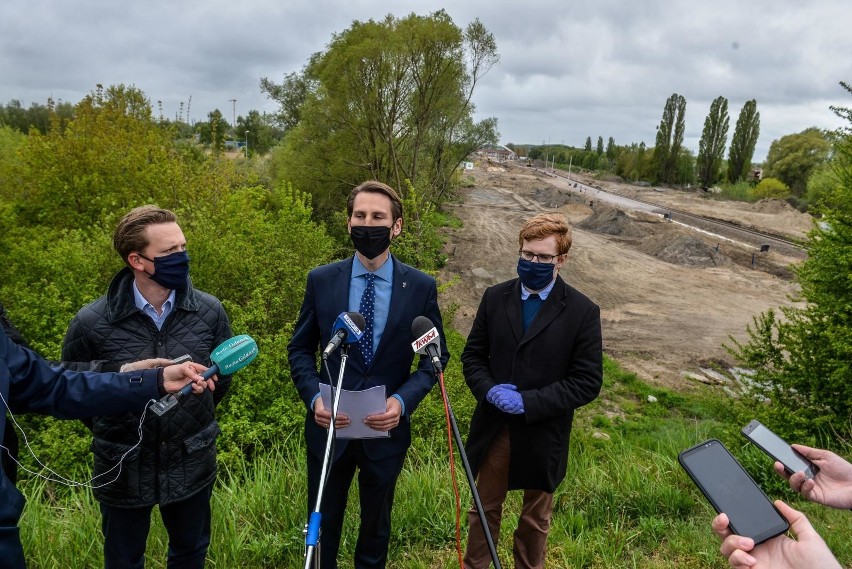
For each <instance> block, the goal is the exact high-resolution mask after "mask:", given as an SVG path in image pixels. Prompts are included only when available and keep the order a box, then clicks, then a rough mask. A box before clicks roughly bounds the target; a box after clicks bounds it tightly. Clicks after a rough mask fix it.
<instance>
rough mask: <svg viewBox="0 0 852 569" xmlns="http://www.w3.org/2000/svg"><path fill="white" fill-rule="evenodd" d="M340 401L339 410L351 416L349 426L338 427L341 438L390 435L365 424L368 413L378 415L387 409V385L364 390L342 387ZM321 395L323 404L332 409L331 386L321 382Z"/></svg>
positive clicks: (367, 437)
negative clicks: (351, 389)
mask: <svg viewBox="0 0 852 569" xmlns="http://www.w3.org/2000/svg"><path fill="white" fill-rule="evenodd" d="M338 396H339V397H340V403H339V404H338V406H337V412H338V413H343V414H344V415H346V416H347V417H349V426H348V427H346V428H344V429H336V430H335V436H336V437H337V438H339V439H374V438H379V437H389V436H390V433H389V432H387V431H377V430H375V429H371V428H370V427H368V426H367V425H365V424H364V418H365V417H366V416H367V415H378V414H379V413H384V412H385V410H387V397H385V386H384V385H377V386H376V387H371V388H370V389H365V390H363V391H347V390H346V389H341V390H340V393H339V394H338ZM320 397H322V404H323V406H324V407H325V408H326V409H328V410H331V386H330V385H329V384H327V383H320Z"/></svg>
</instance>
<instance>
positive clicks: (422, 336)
mask: <svg viewBox="0 0 852 569" xmlns="http://www.w3.org/2000/svg"><path fill="white" fill-rule="evenodd" d="M411 335H412V336H413V337H414V338H415V340H414V341H413V342H411V348H412V349H413V350H414V352H415V353H418V354H425V355H428V356H429V357H430V358H431V359H432V367H434V368H435V371H437V372H440V371H442V366H441V343H440V341H439V340H440V338H439V336H438V329H437V328H435V325H434V324H432V321H431V320H429V318H427V317H426V316H418V317H417V318H415V319H414V322H412V323H411Z"/></svg>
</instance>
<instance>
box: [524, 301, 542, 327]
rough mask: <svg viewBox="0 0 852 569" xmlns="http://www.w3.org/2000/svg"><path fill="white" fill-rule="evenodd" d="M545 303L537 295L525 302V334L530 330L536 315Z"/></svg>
mask: <svg viewBox="0 0 852 569" xmlns="http://www.w3.org/2000/svg"><path fill="white" fill-rule="evenodd" d="M543 302H544V301H543V300H542V299H541V297H540V296H539V295H537V294H531V295H529V296H528V297H527V299H526V300H525V301H523V317H524V333H526V331H527V330H529V328H530V324H532V321H533V319H534V318H535V315H536V314H538V309H539V308H541V304H542V303H543Z"/></svg>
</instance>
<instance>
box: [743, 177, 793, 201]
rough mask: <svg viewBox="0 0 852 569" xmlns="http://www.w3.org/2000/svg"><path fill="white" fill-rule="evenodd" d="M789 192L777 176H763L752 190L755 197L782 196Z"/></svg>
mask: <svg viewBox="0 0 852 569" xmlns="http://www.w3.org/2000/svg"><path fill="white" fill-rule="evenodd" d="M789 193H790V188H789V187H788V186H787V184H785V183H784V182H782V181H781V180H778V179H777V178H763V179H762V180H761V181H760V183H758V184H757V185H756V186H755V187H754V189H753V190H752V194H753V195H754V198H755V199H758V200H762V199H764V198H783V197H785V196H787V195H788V194H789Z"/></svg>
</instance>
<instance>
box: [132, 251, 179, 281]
mask: <svg viewBox="0 0 852 569" xmlns="http://www.w3.org/2000/svg"><path fill="white" fill-rule="evenodd" d="M139 256H140V257H142V258H143V259H148V257H146V256H144V255H142V253H139ZM148 260H149V261H151V262H152V263H154V274H153V275H152V274H150V273H148V276H149V277H150V278H151V280H152V281H154V282H155V283H157V284H158V285H160V286H162V287H163V288H167V289H169V290H184V289H186V287H187V285H188V284H189V255H188V254H187V253H186V251H176V252H174V253H171V254H169V255H162V256H160V257H154V258H153V259H148Z"/></svg>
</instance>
